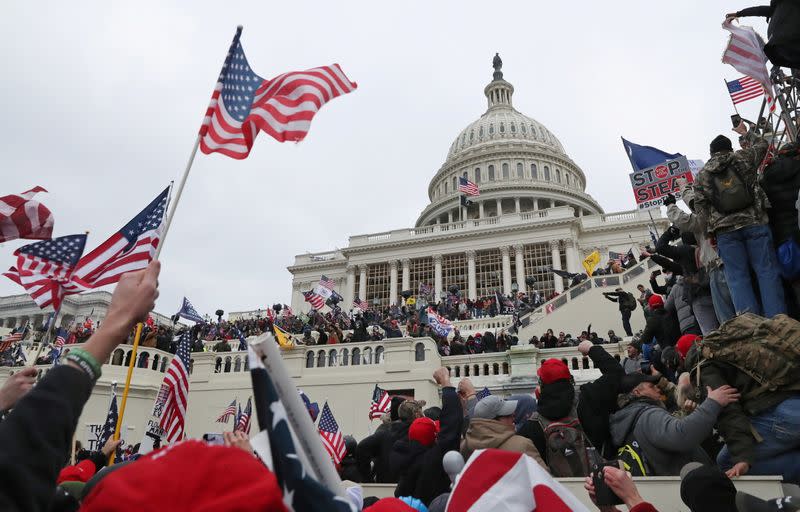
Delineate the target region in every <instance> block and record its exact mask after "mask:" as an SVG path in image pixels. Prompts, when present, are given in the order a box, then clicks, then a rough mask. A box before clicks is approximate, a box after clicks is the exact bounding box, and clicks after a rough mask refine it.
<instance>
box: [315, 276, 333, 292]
mask: <svg viewBox="0 0 800 512" xmlns="http://www.w3.org/2000/svg"><path fill="white" fill-rule="evenodd" d="M319 285H320V286H323V287H325V288H327V289H329V290H331V291H333V289H334V288H335V287H336V281H334V280H333V279H331V278H329V277H328V276H325V275H323V276H322V277H320V278H319Z"/></svg>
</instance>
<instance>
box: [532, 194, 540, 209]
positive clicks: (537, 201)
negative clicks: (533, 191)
mask: <svg viewBox="0 0 800 512" xmlns="http://www.w3.org/2000/svg"><path fill="white" fill-rule="evenodd" d="M533 209H534V210H538V209H539V199H537V198H535V197H534V198H533Z"/></svg>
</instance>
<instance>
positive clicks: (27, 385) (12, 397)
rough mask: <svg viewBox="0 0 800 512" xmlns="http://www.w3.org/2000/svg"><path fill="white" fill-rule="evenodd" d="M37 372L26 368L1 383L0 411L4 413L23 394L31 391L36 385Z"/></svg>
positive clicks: (31, 368)
mask: <svg viewBox="0 0 800 512" xmlns="http://www.w3.org/2000/svg"><path fill="white" fill-rule="evenodd" d="M37 373H38V371H37V370H36V368H34V367H32V366H26V367H25V368H23V369H21V370H20V371H18V372H17V373H15V374H14V375H12V376H11V377H9V378H8V379H6V381H5V383H3V387H2V388H0V411H6V410H8V409H11V408H12V407H14V405H16V403H17V402H18V401H19V399H20V398H22V397H23V396H25V393H27V392H28V391H30V390H31V388H32V387H33V385H34V384H35V383H36V375H37Z"/></svg>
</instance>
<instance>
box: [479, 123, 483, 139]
mask: <svg viewBox="0 0 800 512" xmlns="http://www.w3.org/2000/svg"><path fill="white" fill-rule="evenodd" d="M478 137H480V138H481V139H482V138H483V126H481V127H480V128H478Z"/></svg>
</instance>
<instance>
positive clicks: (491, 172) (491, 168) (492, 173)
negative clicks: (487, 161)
mask: <svg viewBox="0 0 800 512" xmlns="http://www.w3.org/2000/svg"><path fill="white" fill-rule="evenodd" d="M489 181H494V166H493V165H490V166H489Z"/></svg>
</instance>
